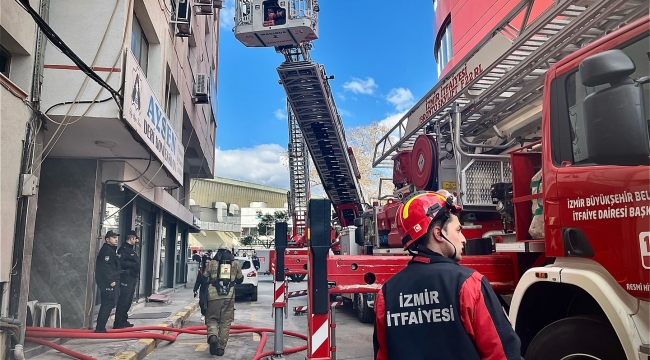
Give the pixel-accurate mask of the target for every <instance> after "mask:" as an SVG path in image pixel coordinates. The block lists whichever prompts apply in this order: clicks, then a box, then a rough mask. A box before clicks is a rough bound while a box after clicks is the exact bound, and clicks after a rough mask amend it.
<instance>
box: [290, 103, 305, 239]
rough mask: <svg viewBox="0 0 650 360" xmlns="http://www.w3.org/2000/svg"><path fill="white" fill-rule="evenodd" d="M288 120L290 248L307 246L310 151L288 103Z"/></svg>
mask: <svg viewBox="0 0 650 360" xmlns="http://www.w3.org/2000/svg"><path fill="white" fill-rule="evenodd" d="M287 118H288V123H289V124H288V125H289V144H288V146H287V153H288V157H289V181H290V187H289V194H288V199H287V200H288V204H289V215H290V216H291V217H292V219H293V229H292V234H291V237H290V238H289V243H288V246H290V247H304V246H305V241H304V240H305V221H306V216H307V200H308V199H309V185H310V183H309V149H308V148H307V144H306V143H305V140H304V139H303V136H302V131H301V130H300V125H299V124H298V120H297V119H296V116H295V115H294V113H293V109H292V108H291V103H290V102H289V101H287Z"/></svg>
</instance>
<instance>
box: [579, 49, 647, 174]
mask: <svg viewBox="0 0 650 360" xmlns="http://www.w3.org/2000/svg"><path fill="white" fill-rule="evenodd" d="M635 70H636V66H635V65H634V62H632V59H630V58H629V57H628V56H627V55H626V54H625V53H624V52H623V51H621V50H618V49H616V50H609V51H605V52H602V53H599V54H596V55H592V56H590V57H588V58H586V59H584V60H583V61H582V62H581V63H580V80H581V82H582V84H583V85H584V86H587V87H595V86H599V85H605V84H609V85H610V86H609V87H607V88H604V89H601V90H598V91H596V92H594V93H592V94H589V95H587V97H586V98H585V100H584V103H583V106H584V108H583V111H584V122H585V134H586V140H587V141H586V142H587V150H588V155H589V160H590V161H592V162H594V163H596V164H601V165H628V166H634V165H648V164H650V140H649V139H648V123H647V122H646V116H645V109H644V105H643V103H644V99H643V89H642V88H641V86H639V85H638V84H636V83H635V82H634V81H633V80H632V79H630V75H631V74H633V73H634V71H635Z"/></svg>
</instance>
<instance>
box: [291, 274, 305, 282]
mask: <svg viewBox="0 0 650 360" xmlns="http://www.w3.org/2000/svg"><path fill="white" fill-rule="evenodd" d="M305 276H307V275H304V274H302V275H289V279H290V280H291V282H296V283H299V282H301V281H303V280H305Z"/></svg>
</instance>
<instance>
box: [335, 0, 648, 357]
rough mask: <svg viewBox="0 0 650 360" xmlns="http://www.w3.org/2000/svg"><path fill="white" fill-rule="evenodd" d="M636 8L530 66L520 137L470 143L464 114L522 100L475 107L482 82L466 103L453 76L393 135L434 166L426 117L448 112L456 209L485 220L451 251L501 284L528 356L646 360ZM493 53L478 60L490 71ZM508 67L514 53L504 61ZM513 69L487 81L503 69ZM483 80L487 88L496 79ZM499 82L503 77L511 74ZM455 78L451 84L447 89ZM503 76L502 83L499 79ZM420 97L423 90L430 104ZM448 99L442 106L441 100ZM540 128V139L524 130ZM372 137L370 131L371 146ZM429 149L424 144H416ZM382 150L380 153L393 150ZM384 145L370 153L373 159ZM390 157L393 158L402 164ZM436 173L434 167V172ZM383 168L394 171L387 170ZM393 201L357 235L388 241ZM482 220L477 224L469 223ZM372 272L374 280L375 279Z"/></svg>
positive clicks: (642, 107)
mask: <svg viewBox="0 0 650 360" xmlns="http://www.w3.org/2000/svg"><path fill="white" fill-rule="evenodd" d="M618 5H620V4H618ZM612 6H614V5H613V4H612ZM600 10H601V11H602V9H600ZM611 10H612V11H614V9H613V8H611ZM619 10H620V8H619ZM596 11H598V10H596ZM643 11H644V12H646V15H643V16H642V17H641V18H640V19H638V20H636V21H634V22H632V23H631V24H629V25H627V26H624V27H623V28H621V29H619V30H616V31H614V32H612V33H610V34H609V35H606V36H604V37H602V38H600V39H598V40H596V41H593V42H591V43H590V44H588V45H586V46H584V47H583V48H581V49H579V50H577V51H575V52H573V53H571V54H570V55H568V56H566V57H564V58H563V59H561V60H559V61H557V62H556V63H555V64H554V65H553V66H551V67H550V68H549V69H548V70H547V71H545V72H544V74H545V75H544V76H540V77H541V78H542V79H544V83H543V87H541V89H543V90H542V91H543V97H542V113H541V124H540V125H541V126H540V127H539V129H536V130H534V131H533V132H531V134H530V135H535V136H530V138H532V141H530V142H529V143H528V144H525V145H524V146H523V147H520V148H518V149H515V150H514V151H510V152H509V154H508V155H506V156H505V157H504V156H503V155H501V154H499V152H496V151H493V152H492V153H490V152H489V151H483V152H479V151H476V150H475V149H477V148H481V147H480V145H485V144H479V143H470V142H469V141H468V140H466V139H464V138H463V137H467V136H472V137H474V139H473V140H472V141H476V140H477V139H480V138H481V135H482V133H483V132H485V131H486V129H487V130H490V127H491V125H492V124H487V125H488V126H485V125H478V124H472V122H471V121H468V120H469V119H471V116H472V114H481V115H482V116H485V112H488V113H489V112H490V111H493V110H494V108H495V107H496V108H498V109H499V110H501V111H504V110H505V109H506V105H507V106H509V107H510V108H511V109H514V110H511V111H510V112H509V114H506V115H505V116H503V117H502V118H500V119H499V118H498V116H499V115H500V114H499V113H494V112H493V113H492V114H493V115H494V116H496V117H497V120H501V121H505V120H508V117H509V116H511V114H513V113H516V112H517V111H518V110H519V109H517V106H518V104H517V102H513V101H512V100H501V103H496V105H494V107H491V108H488V109H487V110H486V109H485V106H481V105H483V104H486V103H489V102H490V99H487V98H482V97H481V95H484V96H487V94H485V93H483V94H481V95H478V96H476V97H475V98H474V99H473V102H467V103H465V104H463V103H462V102H461V101H459V98H460V95H459V92H460V91H463V90H466V88H468V87H471V86H472V81H471V80H470V81H469V82H468V84H466V86H464V88H465V89H463V86H458V87H456V88H454V87H453V86H452V90H450V91H451V92H450V93H449V94H448V96H449V97H450V99H449V100H448V102H447V103H441V102H439V101H438V100H437V97H436V95H437V94H434V95H433V99H434V100H433V102H432V103H433V105H431V106H433V108H432V109H433V110H432V111H431V113H430V114H428V115H427V116H425V119H424V121H423V123H421V124H422V126H421V132H420V134H418V133H417V132H418V131H420V129H418V127H414V129H415V130H414V131H412V132H411V134H409V135H407V136H404V137H402V138H401V139H400V141H398V142H393V143H394V144H396V145H395V148H396V149H399V147H400V146H401V145H403V144H408V141H409V139H411V141H412V142H411V143H413V140H412V139H415V141H414V144H415V145H414V146H413V148H412V150H411V153H410V154H409V155H410V158H409V160H408V161H410V162H411V163H414V162H415V163H416V165H414V166H411V167H407V169H410V170H409V171H413V172H416V171H417V170H418V164H417V161H418V156H420V154H424V160H425V162H427V163H431V162H433V163H434V165H433V166H434V167H435V164H436V162H437V161H439V160H438V159H439V154H440V153H441V152H442V151H444V150H441V148H442V149H445V147H444V146H443V147H441V146H438V144H437V142H442V141H439V139H442V140H443V141H444V140H445V138H446V136H445V129H444V126H440V127H435V126H429V127H427V123H429V122H430V121H431V120H430V119H432V120H436V122H435V123H436V124H440V123H441V122H446V124H445V125H447V126H446V131H447V135H448V137H447V138H451V140H450V141H452V142H453V143H452V149H453V151H454V152H455V153H454V156H456V157H460V158H461V159H458V158H457V159H456V160H457V162H458V164H459V165H460V166H459V168H460V171H459V173H460V174H459V176H457V179H456V180H457V181H458V184H459V185H460V186H459V188H458V189H455V190H457V191H458V195H459V196H458V198H459V201H460V203H461V204H462V205H463V206H464V208H465V210H469V213H473V214H475V215H473V216H467V215H468V214H469V213H468V212H466V213H465V216H466V217H465V220H466V223H468V224H469V226H470V227H471V229H472V231H474V230H478V229H481V231H483V232H484V233H483V235H482V236H480V237H478V238H475V239H471V240H469V241H468V246H467V247H466V249H465V250H466V251H465V253H466V254H467V255H468V256H465V257H464V259H463V261H462V262H461V264H463V265H465V266H469V267H473V268H476V269H477V270H479V271H481V272H483V273H485V275H486V276H487V277H488V279H489V280H490V282H491V284H492V285H493V287H494V289H495V291H497V293H499V294H500V295H508V294H512V297H511V298H510V297H508V296H502V299H503V303H504V307H506V308H508V307H509V314H510V319H511V321H512V323H513V326H514V327H515V330H516V331H517V333H518V334H519V336H520V338H521V340H522V351H523V352H524V354H526V359H527V360H530V359H564V358H572V357H570V356H572V355H573V356H577V354H583V355H582V356H583V357H582V358H590V359H591V358H594V359H596V358H597V359H639V360H641V359H643V360H646V359H648V358H649V356H650V347H649V343H650V303H649V301H650V218H648V216H649V214H650V167H649V166H648V165H650V137H649V135H650V134H649V133H648V121H649V120H650V117H649V115H648V114H650V112H649V110H650V107H649V101H650V100H649V99H648V98H649V97H650V91H649V88H648V83H649V79H650V61H649V60H650V59H649V57H648V50H649V44H650V38H649V35H650V18H649V17H648V15H647V4H646V6H645V8H643ZM601 14H602V13H601ZM592 24H593V23H592ZM576 31H578V32H574V33H572V34H570V35H571V36H573V37H574V38H576V37H579V36H580V35H581V34H580V33H579V32H583V34H586V33H588V29H585V28H584V27H583V28H580V30H576ZM564 45H565V46H566V43H565V44H564ZM522 57H524V58H525V56H522ZM522 60H523V59H522ZM498 63H499V61H497V62H496V64H494V63H493V64H491V65H490V66H486V67H483V69H482V70H481V71H491V69H495V68H497V67H498ZM516 70H517V65H515V66H514V69H511V70H510V71H516ZM477 75H479V74H477ZM510 76H512V75H504V76H503V77H502V78H500V79H495V80H494V82H499V81H502V82H505V81H506V80H505V79H504V78H506V77H510ZM480 78H481V77H480V76H479V79H480ZM447 79H449V78H447ZM451 79H452V80H451V81H453V75H452V77H451ZM531 81H533V80H531ZM476 83H477V82H475V83H474V84H476ZM490 85H491V86H490V87H488V88H487V89H486V90H485V92H490V91H491V90H492V86H495V85H494V84H490ZM509 85H510V88H513V87H514V86H513V85H514V84H513V83H510V84H509ZM530 88H533V86H532V85H531V86H530ZM454 89H457V90H459V92H458V93H454ZM508 89H509V88H507V87H502V88H501V90H500V91H504V90H508ZM516 92H518V91H515V94H511V96H510V97H512V96H516ZM465 94H467V92H465ZM521 95H522V96H525V95H526V94H521ZM431 98H432V97H431V96H428V98H427V99H425V101H426V102H427V104H428V103H429V101H430V99H431ZM465 99H467V98H464V99H462V100H465ZM524 100H525V97H524ZM504 103H505V104H506V105H503V104H504ZM436 104H439V105H436ZM500 105H503V106H500ZM426 106H427V107H429V106H428V105H426ZM519 106H521V105H519ZM417 107H418V105H416V108H417ZM445 107H449V110H451V111H450V112H448V113H445V112H444V110H445V109H444V108H445ZM498 123H499V122H497V123H496V124H498ZM419 125H420V124H418V126H419ZM397 126H400V124H398V125H397ZM441 127H442V129H441ZM476 129H478V130H476ZM532 129H535V127H534V126H533V127H532ZM490 131H492V130H490ZM539 136H541V139H539V140H537V139H534V138H535V137H539ZM424 141H426V142H427V143H428V144H429V145H430V148H431V150H429V149H426V150H422V151H420V150H419V149H420V148H425V147H424V146H419V143H422V142H424ZM504 141H507V139H506V140H504ZM522 142H524V143H525V142H526V140H525V139H524V141H522ZM473 144H474V145H477V146H476V147H473V146H472V145H473ZM382 145H383V144H382V143H381V142H380V143H379V144H378V149H379V150H381V149H382V147H381V146H382ZM472 148H474V150H470V149H472ZM483 148H484V149H491V147H490V146H483ZM492 149H493V147H492ZM418 151H420V152H419V153H418ZM427 151H428V154H432V155H429V156H427ZM405 153H406V152H405V151H400V152H398V153H397V156H395V155H394V156H393V157H392V159H393V160H399V159H400V157H406V155H402V154H405ZM414 154H415V155H414ZM381 155H383V157H384V158H388V156H389V155H390V152H388V151H387V152H385V153H384V154H381ZM381 157H382V156H379V157H378V158H377V159H378V160H377V161H376V164H380V163H381V161H382V160H383V159H382V158H381ZM463 161H467V162H465V163H463ZM472 161H474V162H473V163H471V162H472ZM490 161H491V162H493V163H496V164H497V165H492V168H496V169H498V170H499V171H496V174H493V175H492V176H494V177H496V178H501V180H502V181H492V182H491V183H486V182H485V179H482V178H481V175H485V170H486V169H489V168H490V165H486V163H487V162H490ZM480 162H483V164H482V166H483V169H482V170H483V172H481V171H475V172H472V166H473V165H475V164H477V163H480ZM470 163H471V164H470ZM505 164H508V165H509V169H507V170H508V171H506V169H504V165H505ZM399 165H400V164H398V163H396V164H395V165H394V166H395V167H396V168H398V170H399ZM419 168H420V169H421V168H422V166H420V167H419ZM409 171H406V172H405V173H406V174H404V172H402V174H401V175H404V176H403V177H404V178H406V179H407V181H406V183H408V184H409V185H410V186H413V185H412V184H413V182H415V180H413V178H416V177H417V176H418V174H411V173H409ZM504 173H510V174H511V175H510V174H507V175H509V176H504ZM401 175H400V176H401ZM438 176H439V177H440V178H442V177H443V175H440V173H438ZM489 176H490V175H489V174H488V175H487V176H486V177H488V180H489ZM393 179H394V180H395V179H398V177H396V176H395V173H394V177H393ZM409 179H411V181H408V180H409ZM503 180H505V181H503ZM429 181H436V179H429ZM440 181H446V180H445V179H440ZM415 188H416V189H418V188H419V186H415ZM408 192H409V191H408V190H407V191H405V193H408ZM481 199H487V200H490V202H494V203H496V206H495V208H494V210H495V211H492V212H490V211H489V209H485V210H483V211H481V206H485V207H487V206H488V205H490V204H488V203H487V201H486V202H485V203H483V204H481V203H480V202H477V201H476V200H481ZM398 205H399V203H398V202H396V201H391V202H389V203H388V204H387V205H384V206H383V207H378V208H375V209H373V210H371V211H368V212H366V213H365V214H364V217H363V219H364V220H365V222H363V223H361V222H360V221H358V222H357V225H361V229H362V230H361V231H360V233H359V235H361V236H363V240H364V243H365V245H368V243H369V242H370V243H373V248H375V249H376V248H380V249H381V248H385V249H389V248H391V247H397V246H399V244H398V242H399V239H398V237H395V236H396V232H395V230H394V225H393V224H394V222H393V221H392V219H394V211H395V210H394V209H396V207H397V206H398ZM494 212H498V213H500V214H501V216H502V219H503V226H502V228H501V229H499V230H500V231H498V232H495V231H493V229H492V228H491V227H489V228H487V229H486V228H485V227H484V226H485V225H486V224H488V225H489V224H490V221H491V220H490V219H488V218H487V217H489V215H487V214H490V213H492V214H493V213H494ZM481 213H483V214H481ZM479 214H480V215H479ZM474 219H476V221H474ZM480 222H483V224H480V226H478V227H477V226H473V227H472V225H477V224H478V223H480ZM492 225H493V223H492ZM465 233H466V237H468V238H469V237H470V236H467V232H465ZM359 266H360V267H361V265H359ZM361 271H364V269H361ZM331 278H332V280H333V281H337V279H336V277H331ZM375 278H376V281H375V283H377V282H382V281H383V280H384V279H380V277H379V276H376V277H375ZM340 283H342V282H341V280H339V281H337V284H340ZM567 356H568V357H567Z"/></svg>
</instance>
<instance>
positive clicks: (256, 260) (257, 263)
mask: <svg viewBox="0 0 650 360" xmlns="http://www.w3.org/2000/svg"><path fill="white" fill-rule="evenodd" d="M251 260H252V261H253V266H254V267H255V270H259V269H260V258H258V257H257V253H256V252H255V251H253V256H251Z"/></svg>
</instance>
